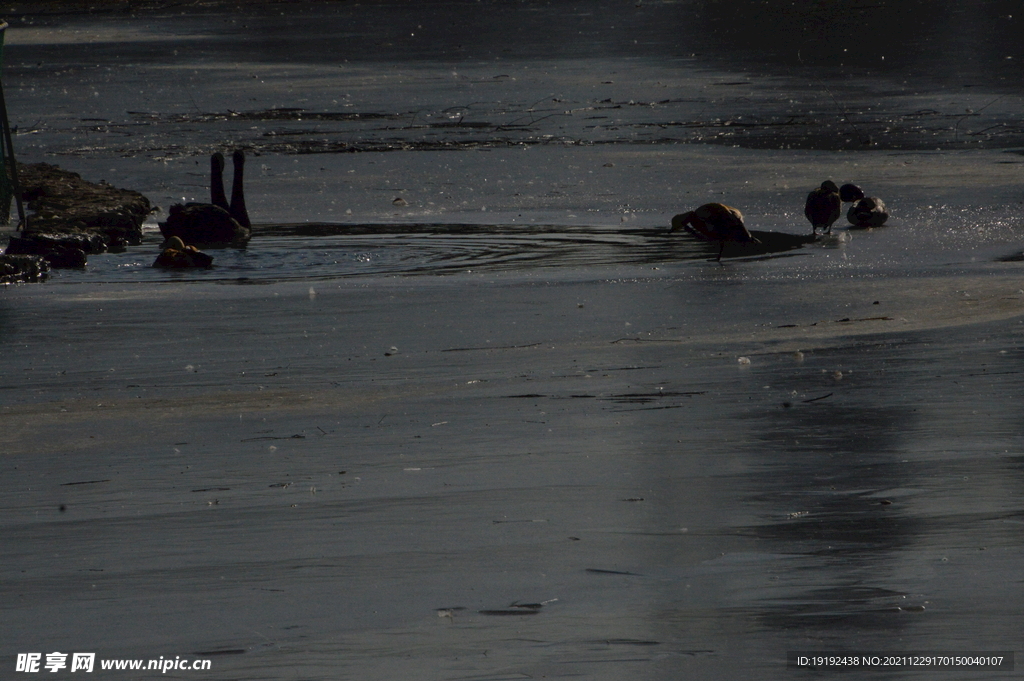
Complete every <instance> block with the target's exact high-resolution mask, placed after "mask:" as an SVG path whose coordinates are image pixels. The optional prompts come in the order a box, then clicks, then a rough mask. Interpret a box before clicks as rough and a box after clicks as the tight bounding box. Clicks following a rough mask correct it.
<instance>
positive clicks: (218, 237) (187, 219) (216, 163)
mask: <svg viewBox="0 0 1024 681" xmlns="http://www.w3.org/2000/svg"><path fill="white" fill-rule="evenodd" d="M232 161H233V163H234V181H233V182H232V185H231V203H230V204H229V203H228V201H227V197H226V196H225V195H224V179H223V173H224V156H223V155H221V154H220V153H219V152H218V153H216V154H214V155H213V156H211V157H210V203H186V204H185V205H181V204H180V203H179V204H175V205H173V206H171V207H170V209H169V210H168V216H167V221H166V222H161V223H160V224H159V226H160V232H161V233H162V234H163V235H164V238H165V239H169V238H171V237H173V236H176V237H179V238H181V240H182V241H183V242H185V243H187V244H203V245H211V246H230V245H236V246H237V245H242V244H244V243H245V242H246V241H248V240H249V237H250V236H252V225H251V223H250V222H249V214H248V212H247V211H246V209H245V194H244V191H243V189H242V184H243V172H244V170H243V169H244V166H245V154H243V153H242V152H241V151H236V152H235V153H234V155H233V157H232Z"/></svg>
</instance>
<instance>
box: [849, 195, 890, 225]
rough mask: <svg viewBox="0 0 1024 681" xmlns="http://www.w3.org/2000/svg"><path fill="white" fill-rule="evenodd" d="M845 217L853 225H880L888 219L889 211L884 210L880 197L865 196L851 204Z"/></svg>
mask: <svg viewBox="0 0 1024 681" xmlns="http://www.w3.org/2000/svg"><path fill="white" fill-rule="evenodd" d="M846 219H847V220H849V221H850V224H852V225H853V226H854V227H861V228H863V229H867V228H869V227H881V226H882V225H884V224H885V221H886V220H888V219H889V211H888V210H886V208H885V203H884V202H883V201H882V199H879V198H875V197H873V196H867V197H865V198H862V199H861V200H860V201H858V202H857V203H855V204H853V206H852V207H851V208H850V211H849V212H848V213H847V214H846Z"/></svg>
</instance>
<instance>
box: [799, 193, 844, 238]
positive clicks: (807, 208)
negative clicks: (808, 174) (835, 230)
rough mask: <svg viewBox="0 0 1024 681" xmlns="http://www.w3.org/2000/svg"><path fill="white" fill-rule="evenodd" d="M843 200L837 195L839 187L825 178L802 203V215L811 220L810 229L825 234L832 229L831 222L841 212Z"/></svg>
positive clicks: (837, 217)
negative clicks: (804, 202)
mask: <svg viewBox="0 0 1024 681" xmlns="http://www.w3.org/2000/svg"><path fill="white" fill-rule="evenodd" d="M842 210H843V201H842V199H841V198H840V196H839V187H837V186H836V183H835V182H833V181H832V180H825V181H824V182H822V183H821V186H820V187H818V188H817V189H815V190H814V191H813V192H811V193H810V194H808V195H807V203H806V204H804V215H805V216H807V219H808V220H810V222H811V230H812V231H813V232H814V233H815V234H817V233H818V230H819V229H821V231H822V232H825V233H826V234H828V233H830V232H831V231H832V223H834V222H835V221H836V220H838V219H839V216H840V215H841V214H842Z"/></svg>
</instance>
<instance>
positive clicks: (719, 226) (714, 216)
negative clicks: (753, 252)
mask: <svg viewBox="0 0 1024 681" xmlns="http://www.w3.org/2000/svg"><path fill="white" fill-rule="evenodd" d="M682 229H685V230H686V231H688V232H689V233H690V234H693V235H694V236H695V237H697V238H698V239H703V240H704V241H717V242H718V243H719V247H718V262H721V261H722V252H723V251H725V244H726V242H727V241H731V242H733V243H738V244H744V243H755V244H756V243H760V241H758V240H757V239H755V238H754V237H753V236H752V235H751V234H750V232H748V231H747V228H746V226H745V225H744V224H743V214H742V213H740V212H739V211H738V210H736V209H735V208H730V207H729V206H726V205H725V204H721V203H705V204H704V205H703V206H701V207H700V208H697V209H696V210H691V211H689V212H688V213H681V214H679V215H676V216H675V217H673V218H672V231H673V232H677V231H679V230H682Z"/></svg>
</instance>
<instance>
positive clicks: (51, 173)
mask: <svg viewBox="0 0 1024 681" xmlns="http://www.w3.org/2000/svg"><path fill="white" fill-rule="evenodd" d="M18 180H19V184H20V185H21V196H22V199H23V201H24V202H25V205H26V208H28V210H29V211H30V213H29V215H28V229H27V230H25V231H23V232H19V233H14V234H12V235H11V237H10V242H9V243H8V245H7V249H6V251H5V253H6V254H7V255H11V256H14V255H38V256H42V257H44V258H45V259H46V260H47V262H48V263H49V267H84V266H85V264H86V256H87V255H89V254H93V253H105V252H107V251H123V250H124V249H125V247H126V246H127V245H128V244H139V243H141V242H142V223H143V221H145V219H146V216H147V215H149V214H150V213H151V212H153V206H152V204H150V202H149V199H147V198H146V197H145V196H143V195H142V194H140V193H139V192H136V191H132V190H130V189H120V188H118V187H115V186H113V185H111V184H108V183H106V182H98V183H97V182H89V181H87V180H83V179H82V176H81V175H79V174H78V173H73V172H70V171H67V170H64V169H62V168H60V167H58V166H55V165H51V164H49V163H19V164H18ZM34 281H39V279H35V280H34Z"/></svg>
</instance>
